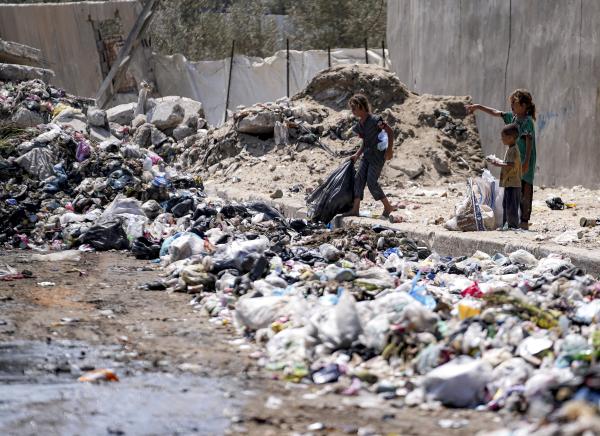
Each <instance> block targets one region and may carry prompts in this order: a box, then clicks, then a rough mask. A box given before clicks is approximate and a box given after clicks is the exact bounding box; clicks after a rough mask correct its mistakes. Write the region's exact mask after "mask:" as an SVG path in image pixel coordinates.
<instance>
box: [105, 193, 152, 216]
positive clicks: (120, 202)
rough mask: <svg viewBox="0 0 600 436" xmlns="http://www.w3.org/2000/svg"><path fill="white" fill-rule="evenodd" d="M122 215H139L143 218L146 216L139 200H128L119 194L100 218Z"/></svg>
mask: <svg viewBox="0 0 600 436" xmlns="http://www.w3.org/2000/svg"><path fill="white" fill-rule="evenodd" d="M122 214H131V215H141V216H143V217H145V216H146V214H145V213H144V210H143V209H142V203H140V201H139V200H137V199H135V198H128V197H125V196H124V195H123V194H119V195H117V196H116V197H115V199H114V200H113V201H112V203H110V204H109V205H108V207H107V208H106V209H105V211H104V213H103V214H102V216H103V217H106V216H114V215H122Z"/></svg>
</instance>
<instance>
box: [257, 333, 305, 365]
mask: <svg viewBox="0 0 600 436" xmlns="http://www.w3.org/2000/svg"><path fill="white" fill-rule="evenodd" d="M306 336H307V332H306V329H305V328H287V329H284V330H282V331H280V332H279V333H277V334H276V335H275V336H273V337H272V338H271V339H270V340H269V342H268V343H267V353H268V355H269V359H270V360H271V361H272V362H289V363H294V362H304V361H305V360H306V345H305V344H306Z"/></svg>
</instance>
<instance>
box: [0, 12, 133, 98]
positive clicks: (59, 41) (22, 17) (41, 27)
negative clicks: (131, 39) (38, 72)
mask: <svg viewBox="0 0 600 436" xmlns="http://www.w3.org/2000/svg"><path fill="white" fill-rule="evenodd" d="M140 11H141V6H140V4H139V3H138V2H137V1H110V2H80V3H79V2H78V3H60V4H56V3H38V4H23V5H15V4H6V5H0V38H2V39H5V40H7V41H15V42H19V43H21V44H27V45H30V46H32V47H35V48H39V49H41V51H42V56H43V58H44V59H45V61H46V62H45V64H44V67H46V68H50V69H52V70H54V72H55V73H56V78H55V80H54V81H53V83H54V84H55V85H57V86H60V87H62V88H64V89H66V90H67V92H70V93H72V94H76V95H79V96H83V97H93V96H95V94H96V92H97V91H98V88H99V87H100V84H101V83H102V79H103V77H104V76H103V74H102V68H101V59H100V56H101V54H100V52H101V51H102V50H99V49H98V47H97V43H96V35H97V33H95V30H94V29H95V28H96V29H97V27H98V25H99V23H100V22H102V21H104V20H110V19H114V18H115V17H118V19H119V21H120V24H121V30H122V39H123V40H125V39H126V38H127V35H128V34H129V31H130V30H131V28H132V27H133V24H134V23H135V20H136V18H137V16H138V14H139V13H140Z"/></svg>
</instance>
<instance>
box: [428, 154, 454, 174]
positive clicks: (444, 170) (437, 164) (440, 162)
mask: <svg viewBox="0 0 600 436" xmlns="http://www.w3.org/2000/svg"><path fill="white" fill-rule="evenodd" d="M432 162H433V167H434V168H435V169H436V171H437V172H438V173H439V174H440V175H442V176H449V175H450V174H452V171H451V170H450V163H449V162H448V159H447V158H446V157H445V156H442V155H441V154H440V153H436V154H434V155H433V158H432Z"/></svg>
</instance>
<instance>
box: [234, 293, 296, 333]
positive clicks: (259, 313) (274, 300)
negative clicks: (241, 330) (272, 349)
mask: <svg viewBox="0 0 600 436" xmlns="http://www.w3.org/2000/svg"><path fill="white" fill-rule="evenodd" d="M288 302H289V298H288V297H257V298H241V299H240V300H238V302H237V303H236V305H235V322H236V325H237V326H238V327H245V328H247V329H248V330H252V331H254V330H258V329H262V328H264V327H268V326H269V325H270V324H271V323H272V322H273V321H275V320H276V319H277V318H278V317H280V316H281V314H282V312H283V311H284V308H285V307H286V305H287V303H288Z"/></svg>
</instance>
